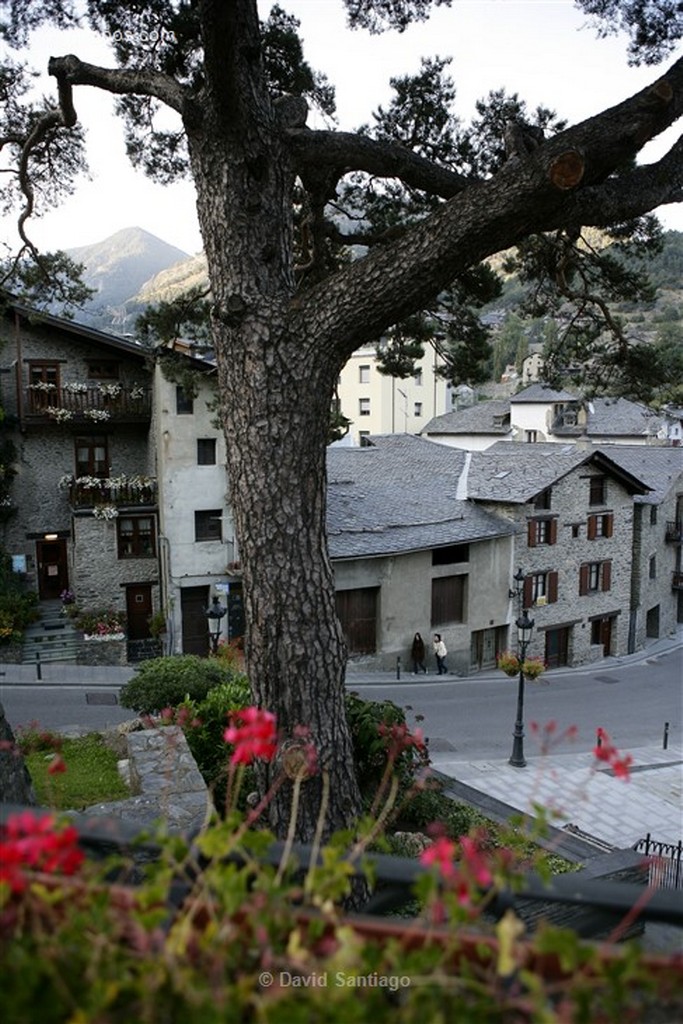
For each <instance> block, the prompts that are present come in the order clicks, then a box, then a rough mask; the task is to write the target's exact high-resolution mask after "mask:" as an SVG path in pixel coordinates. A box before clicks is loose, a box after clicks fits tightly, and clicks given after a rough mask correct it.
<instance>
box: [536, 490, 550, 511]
mask: <svg viewBox="0 0 683 1024" xmlns="http://www.w3.org/2000/svg"><path fill="white" fill-rule="evenodd" d="M551 496H552V487H546V489H545V490H544V491H541V493H540V494H537V495H536V497H535V498H534V508H537V509H549V508H550V500H551Z"/></svg>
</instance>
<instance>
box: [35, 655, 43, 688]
mask: <svg viewBox="0 0 683 1024" xmlns="http://www.w3.org/2000/svg"><path fill="white" fill-rule="evenodd" d="M42 678H43V666H42V665H41V664H40V652H39V651H36V679H37V680H38V681H39V682H40V681H41V680H42Z"/></svg>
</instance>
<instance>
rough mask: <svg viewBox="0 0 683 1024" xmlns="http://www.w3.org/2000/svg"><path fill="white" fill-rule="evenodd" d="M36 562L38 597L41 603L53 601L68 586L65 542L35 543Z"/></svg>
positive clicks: (45, 541)
mask: <svg viewBox="0 0 683 1024" xmlns="http://www.w3.org/2000/svg"><path fill="white" fill-rule="evenodd" d="M36 561H37V564H38V597H39V598H40V600H41V601H54V600H56V599H57V598H58V597H59V595H60V594H61V592H62V591H63V590H66V589H67V587H68V586H69V574H68V569H67V562H66V541H65V540H38V541H36Z"/></svg>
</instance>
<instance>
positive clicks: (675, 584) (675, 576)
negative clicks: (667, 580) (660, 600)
mask: <svg viewBox="0 0 683 1024" xmlns="http://www.w3.org/2000/svg"><path fill="white" fill-rule="evenodd" d="M671 588H672V590H683V572H672V573H671Z"/></svg>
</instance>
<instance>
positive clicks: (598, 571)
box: [579, 562, 612, 595]
mask: <svg viewBox="0 0 683 1024" xmlns="http://www.w3.org/2000/svg"><path fill="white" fill-rule="evenodd" d="M611 587H612V563H611V562H584V564H583V565H582V566H581V568H580V569H579V594H581V595H585V594H594V593H597V592H598V591H600V590H611Z"/></svg>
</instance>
